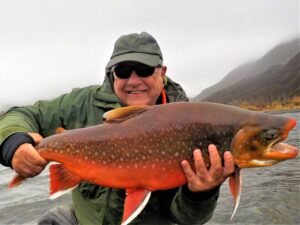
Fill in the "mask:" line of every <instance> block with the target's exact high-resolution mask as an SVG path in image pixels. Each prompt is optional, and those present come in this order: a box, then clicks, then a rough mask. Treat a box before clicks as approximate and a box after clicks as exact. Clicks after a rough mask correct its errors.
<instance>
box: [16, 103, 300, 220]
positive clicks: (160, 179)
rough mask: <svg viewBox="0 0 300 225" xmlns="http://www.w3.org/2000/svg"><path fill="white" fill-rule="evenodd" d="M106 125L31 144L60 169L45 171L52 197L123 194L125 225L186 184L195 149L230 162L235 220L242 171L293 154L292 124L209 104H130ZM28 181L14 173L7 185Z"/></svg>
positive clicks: (288, 120) (108, 118)
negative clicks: (91, 188) (85, 190)
mask: <svg viewBox="0 0 300 225" xmlns="http://www.w3.org/2000/svg"><path fill="white" fill-rule="evenodd" d="M104 119H105V123H104V124H102V125H98V126H92V127H87V128H81V129H75V130H70V131H65V132H63V133H61V134H57V135H53V136H51V137H47V138H45V139H43V140H42V141H41V143H40V144H39V145H38V146H36V148H37V150H38V151H39V152H40V154H41V156H42V157H43V158H45V159H46V160H48V161H55V162H59V163H61V165H51V166H50V177H51V185H50V193H51V194H53V195H55V194H56V193H58V192H60V191H61V190H66V189H69V188H74V187H75V186H76V185H77V184H78V183H80V182H81V181H84V180H85V181H88V182H91V183H95V184H98V185H102V186H107V187H112V188H124V189H126V191H127V193H128V195H126V198H125V204H124V214H123V222H122V224H128V223H129V222H130V221H132V219H133V218H134V217H135V216H136V215H138V213H139V212H141V210H142V209H143V207H144V206H145V204H144V202H147V201H148V199H149V197H150V194H151V191H155V190H164V189H171V188H174V187H179V186H181V185H183V184H185V183H186V182H187V180H186V177H185V175H184V173H183V170H182V167H181V162H182V160H188V161H189V163H190V165H191V166H192V167H193V166H194V162H193V151H194V149H196V148H200V149H201V150H202V154H203V157H204V161H205V164H206V166H207V167H209V166H210V163H209V161H210V160H209V154H208V152H207V147H208V145H209V144H215V145H216V146H217V149H218V150H219V152H220V155H221V157H223V153H224V152H225V151H226V150H230V151H231V152H232V154H233V156H234V163H235V172H234V173H233V174H232V175H231V176H230V178H229V184H230V190H231V193H232V195H233V197H234V202H235V206H234V210H233V213H232V216H231V218H232V217H233V215H234V213H235V212H236V209H237V207H238V205H239V199H240V193H241V182H240V179H241V177H240V169H241V168H249V167H262V166H271V165H273V164H276V163H278V162H281V161H284V160H287V159H292V158H295V157H296V156H297V154H298V150H297V148H295V147H293V146H290V145H287V144H284V143H281V142H282V141H283V140H284V139H286V137H287V135H288V133H289V131H290V130H291V129H293V127H294V126H295V125H296V120H295V119H292V118H287V117H283V116H275V115H269V114H266V113H257V112H252V111H248V110H243V109H240V108H237V107H231V106H226V105H221V104H214V103H170V104H166V105H157V106H151V107H150V106H129V107H125V108H120V109H115V110H113V111H111V112H108V113H105V114H104ZM24 179H25V178H24V177H22V176H20V175H18V176H16V177H15V178H14V179H13V181H12V182H11V183H10V187H13V186H16V185H18V184H19V183H20V182H22V180H24Z"/></svg>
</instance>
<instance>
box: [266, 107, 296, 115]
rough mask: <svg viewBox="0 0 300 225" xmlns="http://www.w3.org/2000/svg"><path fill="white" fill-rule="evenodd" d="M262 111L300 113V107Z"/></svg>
mask: <svg viewBox="0 0 300 225" xmlns="http://www.w3.org/2000/svg"><path fill="white" fill-rule="evenodd" d="M262 112H265V113H271V114H282V113H298V112H300V108H294V109H273V110H272V109H270V110H262Z"/></svg>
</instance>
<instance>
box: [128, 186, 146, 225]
mask: <svg viewBox="0 0 300 225" xmlns="http://www.w3.org/2000/svg"><path fill="white" fill-rule="evenodd" d="M150 196H151V192H150V191H148V190H145V189H137V190H126V198H125V204H124V213H123V220H122V225H127V224H129V223H130V222H131V221H132V220H133V219H134V218H135V217H137V216H138V215H139V214H140V212H141V211H142V210H143V209H144V207H145V206H146V204H147V202H148V201H149V199H150Z"/></svg>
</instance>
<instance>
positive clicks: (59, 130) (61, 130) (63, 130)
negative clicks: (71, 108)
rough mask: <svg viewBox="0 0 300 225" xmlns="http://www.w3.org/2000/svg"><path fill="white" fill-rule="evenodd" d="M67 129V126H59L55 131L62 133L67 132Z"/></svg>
mask: <svg viewBox="0 0 300 225" xmlns="http://www.w3.org/2000/svg"><path fill="white" fill-rule="evenodd" d="M65 131H66V129H65V128H63V127H58V128H56V130H55V133H56V134H61V133H63V132H65Z"/></svg>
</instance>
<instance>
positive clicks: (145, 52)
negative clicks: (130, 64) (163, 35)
mask: <svg viewBox="0 0 300 225" xmlns="http://www.w3.org/2000/svg"><path fill="white" fill-rule="evenodd" d="M125 61H134V62H139V63H143V64H146V65H148V66H158V65H162V61H163V56H162V53H161V50H160V48H159V45H158V43H157V41H156V40H155V39H154V37H152V36H151V35H150V34H148V33H146V32H142V33H140V34H138V33H133V34H128V35H122V36H121V37H120V38H119V39H118V40H117V41H116V42H115V45H114V51H113V53H112V56H111V57H110V61H109V62H108V64H107V65H106V69H110V68H111V67H113V66H114V65H116V64H119V63H121V62H125Z"/></svg>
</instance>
